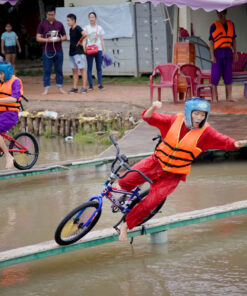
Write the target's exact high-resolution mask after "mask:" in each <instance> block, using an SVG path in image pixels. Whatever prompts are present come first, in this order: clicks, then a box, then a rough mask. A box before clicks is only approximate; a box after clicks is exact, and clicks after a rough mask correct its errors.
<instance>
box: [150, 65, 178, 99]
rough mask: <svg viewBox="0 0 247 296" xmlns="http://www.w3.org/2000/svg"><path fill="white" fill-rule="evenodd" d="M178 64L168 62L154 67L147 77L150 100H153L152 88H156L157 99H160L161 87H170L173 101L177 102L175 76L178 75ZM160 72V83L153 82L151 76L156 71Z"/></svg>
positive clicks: (153, 75)
mask: <svg viewBox="0 0 247 296" xmlns="http://www.w3.org/2000/svg"><path fill="white" fill-rule="evenodd" d="M178 71H179V66H178V65H176V64H172V63H168V64H161V65H158V66H157V67H155V69H154V71H153V73H152V75H151V76H150V78H149V81H150V101H151V104H152V101H153V92H154V88H157V89H158V100H159V101H160V100H161V88H162V87H167V88H172V92H173V100H174V103H176V102H177V76H178ZM157 72H159V73H160V83H158V84H156V83H154V82H153V78H154V77H155V75H156V73H157Z"/></svg>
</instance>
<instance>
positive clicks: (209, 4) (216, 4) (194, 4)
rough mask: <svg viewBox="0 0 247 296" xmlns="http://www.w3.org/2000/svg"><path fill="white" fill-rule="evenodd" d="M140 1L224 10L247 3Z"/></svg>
mask: <svg viewBox="0 0 247 296" xmlns="http://www.w3.org/2000/svg"><path fill="white" fill-rule="evenodd" d="M139 1H140V2H142V3H144V2H148V1H150V2H152V3H153V4H154V5H155V4H159V3H164V4H165V5H166V6H171V5H173V4H176V5H177V6H178V7H183V6H189V7H190V8H192V9H193V10H196V9H198V8H203V9H204V10H205V11H212V10H218V11H221V10H224V9H227V8H230V7H233V6H239V5H242V4H245V3H247V0H139Z"/></svg>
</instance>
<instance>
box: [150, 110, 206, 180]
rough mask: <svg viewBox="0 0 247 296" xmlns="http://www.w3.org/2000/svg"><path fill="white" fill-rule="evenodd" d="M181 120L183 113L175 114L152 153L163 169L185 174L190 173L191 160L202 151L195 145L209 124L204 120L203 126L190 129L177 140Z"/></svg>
mask: <svg viewBox="0 0 247 296" xmlns="http://www.w3.org/2000/svg"><path fill="white" fill-rule="evenodd" d="M183 122H184V114H177V118H176V119H175V121H174V123H173V124H172V126H171V127H170V129H169V131H168V133H167V135H166V136H165V138H164V139H162V141H161V142H160V143H159V144H158V145H157V147H156V149H155V153H154V154H155V156H156V158H157V159H158V160H159V162H160V164H161V167H162V169H163V170H164V171H167V172H171V173H174V174H186V175H187V174H189V173H190V167H191V163H192V161H193V160H194V159H195V158H196V157H197V156H198V155H199V154H200V153H201V152H202V150H201V149H200V148H198V147H196V145H197V142H198V140H199V138H200V136H201V135H202V134H203V132H204V131H205V129H206V128H207V127H208V126H209V124H208V123H207V122H206V124H205V125H204V127H203V128H201V129H196V130H190V131H189V132H188V133H187V134H186V135H185V136H184V137H183V138H182V139H181V140H180V141H179V137H180V131H181V128H182V125H183Z"/></svg>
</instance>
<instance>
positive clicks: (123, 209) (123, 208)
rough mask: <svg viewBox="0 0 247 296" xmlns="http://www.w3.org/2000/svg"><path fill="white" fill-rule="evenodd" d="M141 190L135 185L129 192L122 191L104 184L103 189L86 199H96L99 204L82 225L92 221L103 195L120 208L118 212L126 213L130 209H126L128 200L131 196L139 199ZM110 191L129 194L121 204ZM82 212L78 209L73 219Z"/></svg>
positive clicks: (101, 203) (100, 207) (101, 202)
mask: <svg viewBox="0 0 247 296" xmlns="http://www.w3.org/2000/svg"><path fill="white" fill-rule="evenodd" d="M140 190H141V188H140V187H136V188H135V189H134V190H132V191H131V192H128V191H124V190H117V189H115V188H113V187H112V186H110V185H105V189H104V190H103V191H102V192H101V193H100V195H96V196H92V197H91V198H90V199H89V200H88V201H93V200H97V201H98V203H99V206H98V208H97V209H96V210H95V211H94V212H93V214H92V215H91V216H90V218H89V219H88V220H87V222H86V223H85V224H84V225H83V227H84V226H86V227H87V226H88V225H89V224H90V223H91V221H92V219H93V217H94V216H95V215H96V214H97V213H98V212H99V211H100V210H101V209H102V206H103V198H104V197H106V198H107V199H109V200H110V201H111V202H112V204H113V205H114V206H115V207H117V208H118V209H119V210H120V212H121V213H122V214H124V215H125V214H127V213H128V212H130V209H128V205H129V204H130V202H131V201H132V199H133V198H135V197H136V198H138V199H140V195H139V191H140ZM112 193H117V194H121V195H123V194H126V195H129V198H128V200H127V202H126V203H125V204H124V205H122V204H120V202H119V201H118V199H116V198H115V197H114V196H113V195H112ZM82 213H83V211H80V212H79V213H78V214H77V215H76V217H75V220H76V219H77V218H79V217H80V215H81V214H82Z"/></svg>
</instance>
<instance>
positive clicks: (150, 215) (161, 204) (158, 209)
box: [129, 189, 166, 226]
mask: <svg viewBox="0 0 247 296" xmlns="http://www.w3.org/2000/svg"><path fill="white" fill-rule="evenodd" d="M148 193H149V189H147V190H145V191H143V192H142V193H141V194H140V197H141V200H143V199H144V198H145V197H146V196H147V195H148ZM141 200H139V199H134V200H133V202H132V203H131V204H130V206H129V209H133V208H134V206H135V205H137V204H138V203H139V202H140V201H141ZM165 201H166V199H164V200H163V201H162V202H161V203H160V204H159V205H158V206H157V207H156V208H154V209H153V210H152V212H151V213H150V214H149V215H148V216H147V217H146V218H145V219H144V220H143V221H142V222H141V223H140V224H139V225H141V224H144V223H145V222H147V221H148V220H150V219H151V218H152V217H153V216H154V215H156V214H157V213H158V212H159V211H160V209H161V208H162V206H163V205H164V203H165ZM139 225H138V226H139Z"/></svg>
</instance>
